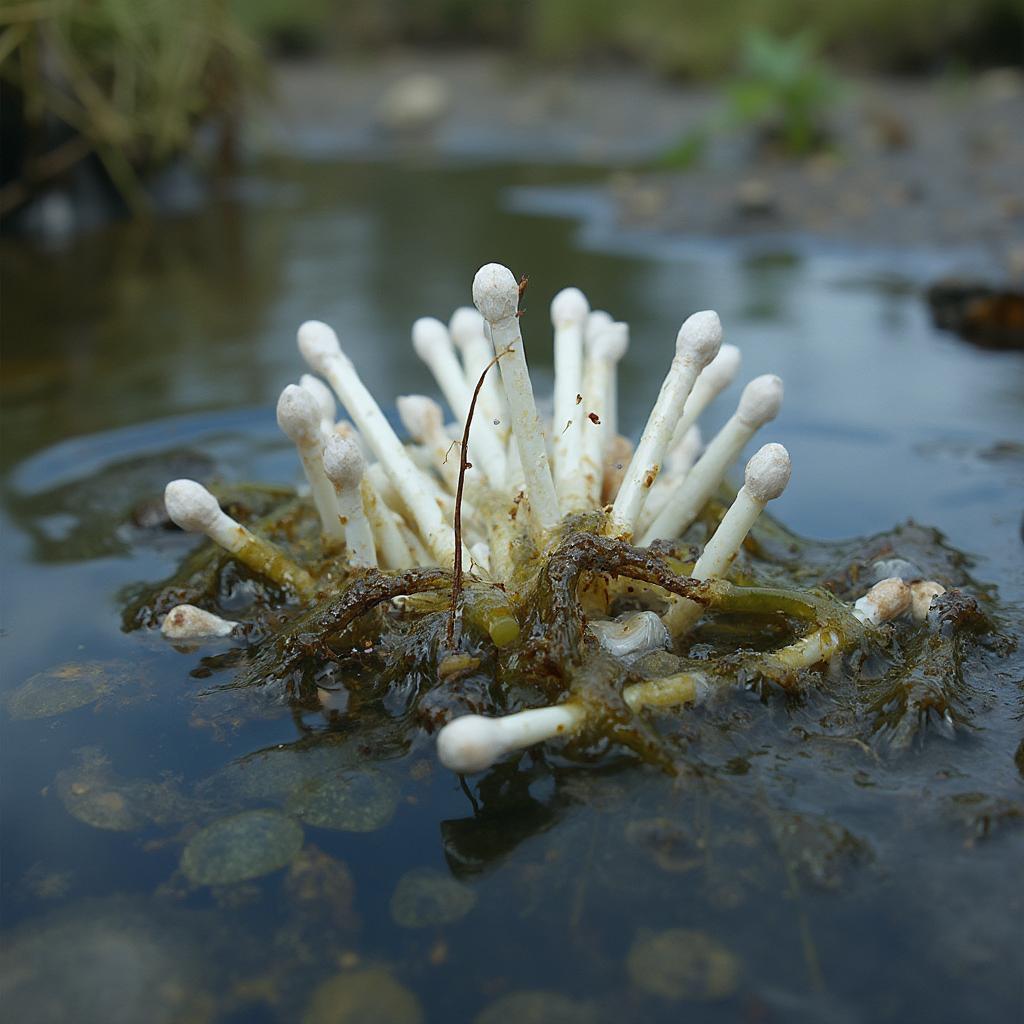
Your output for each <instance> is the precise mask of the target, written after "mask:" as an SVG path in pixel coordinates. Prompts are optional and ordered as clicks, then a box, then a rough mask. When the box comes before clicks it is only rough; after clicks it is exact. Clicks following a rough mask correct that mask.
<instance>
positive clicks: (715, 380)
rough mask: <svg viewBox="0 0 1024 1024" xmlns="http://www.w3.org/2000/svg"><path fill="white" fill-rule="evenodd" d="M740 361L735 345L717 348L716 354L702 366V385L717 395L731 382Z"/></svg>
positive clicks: (737, 370) (740, 357)
mask: <svg viewBox="0 0 1024 1024" xmlns="http://www.w3.org/2000/svg"><path fill="white" fill-rule="evenodd" d="M741 362H742V356H741V355H740V350H739V349H738V348H737V347H736V346H735V345H723V346H722V347H721V348H720V349H719V350H718V355H717V356H715V358H714V359H712V360H711V362H710V363H708V365H707V366H705V367H704V372H703V373H702V374H701V375H700V380H701V381H703V382H704V385H703V386H704V387H707V388H709V389H711V390H712V391H713V393H714V394H716V395H717V394H718V392H719V391H722V390H723V389H724V388H726V387H728V386H729V384H730V383H731V382H732V379H733V377H735V376H736V374H737V373H738V372H739V369H740V363H741Z"/></svg>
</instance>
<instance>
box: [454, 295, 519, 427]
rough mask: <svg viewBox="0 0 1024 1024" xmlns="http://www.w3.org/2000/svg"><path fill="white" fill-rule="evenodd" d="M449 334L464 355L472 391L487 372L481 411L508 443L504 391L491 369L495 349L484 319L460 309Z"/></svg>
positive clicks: (473, 311)
mask: <svg viewBox="0 0 1024 1024" xmlns="http://www.w3.org/2000/svg"><path fill="white" fill-rule="evenodd" d="M448 333H449V334H450V335H451V339H452V343H453V344H454V345H455V347H456V348H457V349H458V350H459V352H460V353H461V354H462V369H463V372H464V373H465V375H466V383H467V384H468V385H469V386H470V388H471V389H472V388H475V387H476V384H477V381H478V380H480V377H481V375H482V374H483V373H484V372H485V371H486V374H487V375H486V376H485V377H484V383H483V387H481V388H480V402H479V405H480V411H481V412H482V413H483V414H484V416H486V417H487V419H488V420H489V421H490V423H491V425H492V426H493V427H494V429H495V432H496V433H497V435H498V437H500V438H501V440H502V441H507V440H508V434H509V427H508V423H507V422H506V420H507V412H506V409H505V396H504V395H503V394H502V391H501V372H500V371H499V370H498V368H497V367H496V366H491V362H492V361H493V359H494V346H493V345H492V344H491V339H490V338H488V336H487V327H486V324H485V322H484V318H483V317H482V316H481V315H480V312H479V310H476V309H474V308H473V307H472V306H460V307H459V308H458V309H457V310H455V312H454V313H452V315H451V319H450V320H449V321H448Z"/></svg>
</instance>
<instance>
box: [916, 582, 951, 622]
mask: <svg viewBox="0 0 1024 1024" xmlns="http://www.w3.org/2000/svg"><path fill="white" fill-rule="evenodd" d="M945 592H946V588H945V587H944V586H943V585H942V584H941V583H937V582H936V581H935V580H917V581H916V582H914V583H911V584H910V611H911V613H912V614H913V616H914V618H915V619H916V620H917V621H918V622H924V621H925V620H926V619H927V618H928V612H929V610H930V609H931V606H932V601H934V600H935V598H937V597H938V596H939V595H940V594H944V593H945Z"/></svg>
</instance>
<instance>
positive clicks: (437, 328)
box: [412, 316, 449, 364]
mask: <svg viewBox="0 0 1024 1024" xmlns="http://www.w3.org/2000/svg"><path fill="white" fill-rule="evenodd" d="M448 342H449V337H448V328H447V327H445V325H444V324H443V323H441V321H440V320H438V319H436V318H435V317H432V316H421V317H420V318H419V320H417V321H416V322H415V323H414V324H413V325H412V347H413V348H414V349H415V350H416V355H418V356H419V357H420V359H422V360H423V362H425V363H427V364H429V363H430V360H431V357H432V356H433V354H434V353H435V352H436V351H437V350H438V348H441V347H444V348H447V347H448Z"/></svg>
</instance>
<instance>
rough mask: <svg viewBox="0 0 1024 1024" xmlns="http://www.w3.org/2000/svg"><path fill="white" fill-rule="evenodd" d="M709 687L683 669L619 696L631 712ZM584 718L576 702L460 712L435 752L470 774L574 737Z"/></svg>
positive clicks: (700, 695) (694, 696) (700, 696)
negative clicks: (493, 712)
mask: <svg viewBox="0 0 1024 1024" xmlns="http://www.w3.org/2000/svg"><path fill="white" fill-rule="evenodd" d="M709 691H710V685H709V683H708V681H707V678H706V677H705V676H704V674H703V673H700V672H681V673H679V674H678V675H674V676H667V677H665V678H664V679H652V680H648V681H646V682H641V683H634V684H632V685H631V686H627V687H626V688H625V690H623V691H622V698H623V700H624V701H625V702H626V705H627V706H628V707H629V708H630V710H631V711H639V710H640V709H641V708H644V707H675V706H678V705H679V704H690V703H698V702H700V701H702V700H704V699H705V697H706V695H707V694H708V692H709ZM586 720H587V709H586V707H585V706H584V705H583V704H579V703H577V702H575V701H566V702H565V703H564V704H554V705H552V706H551V707H546V708H531V709H529V710H527V711H517V712H515V713H514V714H511V715H505V716H503V717H501V718H485V717H484V716H483V715H463V716H462V717H460V718H456V719H453V720H452V721H451V722H449V723H448V724H447V725H446V726H444V728H443V729H441V731H440V732H439V733H438V735H437V754H438V758H439V759H440V761H441V764H443V765H444V766H445V767H446V768H448V769H450V770H451V771H453V772H458V773H459V774H461V775H471V774H473V773H475V772H483V771H486V770H487V769H488V768H490V767H491V766H492V765H493V764H494V763H495V762H496V761H499V760H500V759H501V758H503V757H504V756H505V755H506V754H511V753H513V752H514V751H517V750H524V749H526V748H527V747H532V746H533V745H534V744H535V743H541V742H543V741H544V740H549V739H553V738H554V737H556V736H569V735H572V734H573V733H575V732H578V731H579V730H580V728H581V727H582V726H583V725H584V724H585V723H586Z"/></svg>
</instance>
